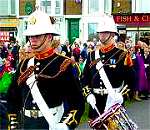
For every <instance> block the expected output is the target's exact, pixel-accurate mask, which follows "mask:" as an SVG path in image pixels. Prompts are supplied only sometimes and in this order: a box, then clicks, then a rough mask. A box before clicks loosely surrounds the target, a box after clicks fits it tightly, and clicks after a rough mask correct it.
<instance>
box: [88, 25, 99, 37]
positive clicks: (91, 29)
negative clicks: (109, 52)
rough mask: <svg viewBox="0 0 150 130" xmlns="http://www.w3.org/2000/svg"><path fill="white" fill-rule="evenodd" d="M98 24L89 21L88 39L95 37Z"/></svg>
mask: <svg viewBox="0 0 150 130" xmlns="http://www.w3.org/2000/svg"><path fill="white" fill-rule="evenodd" d="M97 26H98V24H97V23H89V24H88V39H89V40H92V39H93V38H96V37H97V32H96V28H97Z"/></svg>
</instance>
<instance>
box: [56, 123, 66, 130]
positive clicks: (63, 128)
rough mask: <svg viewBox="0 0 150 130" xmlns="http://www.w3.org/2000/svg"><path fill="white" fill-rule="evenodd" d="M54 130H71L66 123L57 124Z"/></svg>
mask: <svg viewBox="0 0 150 130" xmlns="http://www.w3.org/2000/svg"><path fill="white" fill-rule="evenodd" d="M54 130H69V128H68V126H67V125H66V124H65V123H57V124H56V125H55V129H54Z"/></svg>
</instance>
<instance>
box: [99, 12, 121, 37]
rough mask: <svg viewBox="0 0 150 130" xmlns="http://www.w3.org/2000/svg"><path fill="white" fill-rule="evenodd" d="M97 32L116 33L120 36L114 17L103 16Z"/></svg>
mask: <svg viewBox="0 0 150 130" xmlns="http://www.w3.org/2000/svg"><path fill="white" fill-rule="evenodd" d="M97 32H98V33H100V32H114V33H115V34H117V35H118V32H117V26H116V24H115V21H114V19H113V16H110V15H106V14H102V15H101V16H100V21H99V23H98V28H97Z"/></svg>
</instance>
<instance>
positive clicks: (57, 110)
mask: <svg viewBox="0 0 150 130" xmlns="http://www.w3.org/2000/svg"><path fill="white" fill-rule="evenodd" d="M24 35H26V36H28V37H29V42H30V44H31V48H32V51H33V52H34V56H33V57H32V58H27V59H24V60H23V61H21V62H20V64H19V66H18V69H17V71H16V75H15V76H14V81H13V84H11V86H10V89H9V93H8V104H9V105H8V110H9V111H8V112H9V115H8V116H9V129H17V128H23V129H49V130H73V129H74V128H76V127H77V126H78V125H79V122H80V118H81V116H82V114H83V111H84V98H83V95H82V91H81V87H80V83H79V80H78V78H77V77H75V74H73V70H74V65H73V63H72V60H71V59H70V58H68V57H65V56H62V55H60V54H57V53H56V52H55V51H54V49H53V48H52V47H51V41H52V40H53V36H58V32H56V30H55V29H54V26H53V25H52V23H51V21H50V17H49V16H48V15H47V14H45V13H43V12H42V11H39V10H36V11H35V12H33V13H32V14H31V15H30V16H29V18H28V26H27V30H26V31H25V32H24ZM37 39H38V40H37ZM34 90H36V91H34ZM37 95H39V96H37ZM38 100H41V102H39V101H38ZM43 101H44V102H43ZM64 103H66V104H67V105H68V106H67V108H65V109H64ZM46 106H47V107H48V112H47V111H46V110H47V107H46ZM44 109H45V110H44ZM49 114H50V115H49ZM19 115H20V116H19Z"/></svg>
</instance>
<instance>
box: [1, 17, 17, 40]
mask: <svg viewBox="0 0 150 130" xmlns="http://www.w3.org/2000/svg"><path fill="white" fill-rule="evenodd" d="M18 24H19V20H18V19H16V18H1V19H0V41H1V42H9V39H10V38H11V37H16V35H17V26H18Z"/></svg>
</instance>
